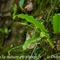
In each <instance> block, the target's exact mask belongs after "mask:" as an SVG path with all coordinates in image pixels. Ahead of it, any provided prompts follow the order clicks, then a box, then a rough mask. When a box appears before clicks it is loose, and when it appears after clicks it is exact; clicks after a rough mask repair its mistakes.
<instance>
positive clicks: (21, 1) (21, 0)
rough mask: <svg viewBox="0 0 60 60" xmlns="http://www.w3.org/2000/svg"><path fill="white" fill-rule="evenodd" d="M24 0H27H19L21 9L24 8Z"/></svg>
mask: <svg viewBox="0 0 60 60" xmlns="http://www.w3.org/2000/svg"><path fill="white" fill-rule="evenodd" d="M24 1H25V0H20V1H19V6H20V8H21V9H23V4H24Z"/></svg>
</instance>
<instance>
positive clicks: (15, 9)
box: [13, 4, 17, 15]
mask: <svg viewBox="0 0 60 60" xmlns="http://www.w3.org/2000/svg"><path fill="white" fill-rule="evenodd" d="M13 12H14V13H13V15H15V14H16V12H17V6H16V4H15V5H14V7H13Z"/></svg>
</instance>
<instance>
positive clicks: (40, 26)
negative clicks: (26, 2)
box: [13, 14, 54, 50]
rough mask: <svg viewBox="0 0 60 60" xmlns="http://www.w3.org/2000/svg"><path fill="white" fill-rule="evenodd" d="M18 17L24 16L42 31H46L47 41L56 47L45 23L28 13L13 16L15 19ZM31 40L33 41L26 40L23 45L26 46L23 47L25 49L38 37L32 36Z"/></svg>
mask: <svg viewBox="0 0 60 60" xmlns="http://www.w3.org/2000/svg"><path fill="white" fill-rule="evenodd" d="M16 17H18V18H22V19H26V20H27V22H30V23H32V24H34V25H36V26H37V28H39V29H40V31H41V32H44V33H45V36H46V37H47V41H48V42H49V44H50V45H51V47H52V48H54V44H53V43H52V40H51V39H50V37H49V35H48V34H47V31H46V29H45V27H44V25H43V24H42V23H41V22H38V21H37V20H36V19H34V17H33V16H28V15H27V14H18V15H15V16H14V17H13V19H15V18H16ZM30 40H31V41H28V40H26V41H25V44H24V46H23V47H24V48H23V49H24V50H25V49H26V46H27V45H28V44H30V43H31V42H33V41H35V40H36V38H32V39H30Z"/></svg>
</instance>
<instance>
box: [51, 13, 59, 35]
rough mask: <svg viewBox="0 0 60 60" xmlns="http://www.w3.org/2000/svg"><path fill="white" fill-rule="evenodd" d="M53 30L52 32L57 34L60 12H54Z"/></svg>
mask: <svg viewBox="0 0 60 60" xmlns="http://www.w3.org/2000/svg"><path fill="white" fill-rule="evenodd" d="M52 23H53V30H54V33H55V34H57V33H60V14H55V15H54V16H53V21H52Z"/></svg>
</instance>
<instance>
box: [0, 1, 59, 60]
mask: <svg viewBox="0 0 60 60" xmlns="http://www.w3.org/2000/svg"><path fill="white" fill-rule="evenodd" d="M30 3H31V4H32V5H33V6H32V5H29V4H30ZM18 4H19V6H17V4H15V5H14V7H13V11H12V12H13V14H12V18H13V24H12V28H11V29H9V28H7V27H5V28H4V29H3V28H0V39H1V40H0V41H1V43H0V47H1V48H0V49H1V52H0V55H7V56H17V58H15V60H52V59H53V60H57V58H55V57H56V56H57V57H59V55H60V52H59V51H60V47H59V45H60V43H58V42H60V1H59V0H42V1H41V0H31V1H30V0H28V4H27V0H19V3H18ZM26 4H27V6H28V7H27V6H26ZM25 6H26V7H25ZM25 8H26V10H25ZM28 8H29V9H31V10H29V9H28ZM20 30H21V31H20ZM10 33H12V34H11V36H12V37H11V38H10V40H12V43H11V41H10V40H9V39H7V38H8V37H9V36H10V35H9V34H10ZM13 35H14V36H13ZM21 35H22V36H21ZM20 36H21V37H22V38H24V40H23V39H20V38H21V37H20ZM23 36H24V37H23ZM16 37H17V38H16ZM14 38H15V39H16V40H17V41H16V42H14V41H15V39H14ZM5 39H7V40H9V42H10V44H11V45H8V46H7V47H6V46H4V48H2V46H3V43H4V42H5ZM19 39H20V40H22V42H23V43H20V40H19ZM13 42H14V43H15V44H14V45H13ZM7 43H8V42H7ZM17 43H18V44H17ZM57 43H58V44H57ZM8 44H9V43H8ZM5 52H6V53H5ZM5 58H6V56H5Z"/></svg>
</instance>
